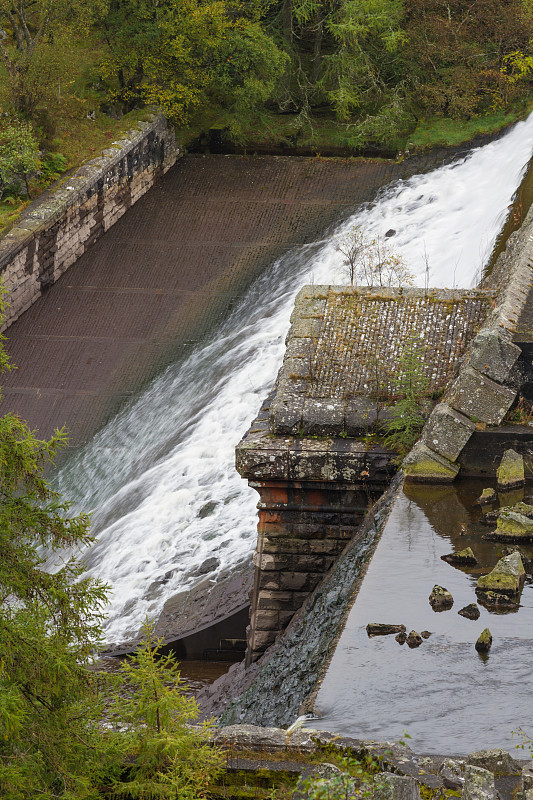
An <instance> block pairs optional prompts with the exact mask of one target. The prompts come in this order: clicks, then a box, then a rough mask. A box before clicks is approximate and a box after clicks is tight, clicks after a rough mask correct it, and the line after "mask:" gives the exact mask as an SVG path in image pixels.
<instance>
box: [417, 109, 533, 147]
mask: <svg viewBox="0 0 533 800" xmlns="http://www.w3.org/2000/svg"><path fill="white" fill-rule="evenodd" d="M532 108H533V101H532V100H530V101H529V103H527V104H524V105H521V106H520V107H519V108H516V109H514V110H512V111H506V112H505V111H495V112H493V113H492V114H484V115H483V116H480V117H472V118H471V119H468V120H454V119H449V118H447V117H432V118H431V119H428V120H424V121H423V122H420V123H419V124H418V125H417V127H416V128H415V130H414V131H413V133H412V134H411V135H410V136H409V141H408V143H407V147H409V148H413V147H414V148H416V149H425V148H429V147H436V146H447V147H454V146H456V145H459V144H462V143H463V142H468V141H470V140H471V139H474V138H475V137H476V136H482V135H486V134H492V133H497V132H498V131H500V130H501V129H502V128H505V127H506V126H507V125H511V124H512V123H513V122H517V121H518V120H520V119H524V117H526V116H527V114H528V113H529V112H530V111H531V109H532Z"/></svg>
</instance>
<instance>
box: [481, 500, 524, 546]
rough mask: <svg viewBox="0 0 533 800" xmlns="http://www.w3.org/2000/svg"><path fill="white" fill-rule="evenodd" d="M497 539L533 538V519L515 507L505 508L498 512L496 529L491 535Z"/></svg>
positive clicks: (513, 540) (517, 539) (519, 539)
mask: <svg viewBox="0 0 533 800" xmlns="http://www.w3.org/2000/svg"><path fill="white" fill-rule="evenodd" d="M490 538H491V539H495V540H496V541H511V542H522V541H532V540H533V520H532V519H530V518H529V517H526V516H525V514H521V513H520V512H518V511H515V510H514V507H513V508H503V509H501V510H500V513H499V514H498V520H497V522H496V530H495V531H494V532H493V533H492V534H491V535H490Z"/></svg>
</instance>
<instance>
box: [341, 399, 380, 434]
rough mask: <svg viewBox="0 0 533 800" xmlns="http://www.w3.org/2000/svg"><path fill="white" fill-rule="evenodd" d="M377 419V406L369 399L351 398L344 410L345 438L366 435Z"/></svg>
mask: <svg viewBox="0 0 533 800" xmlns="http://www.w3.org/2000/svg"><path fill="white" fill-rule="evenodd" d="M377 418H378V404H377V402H376V401H375V400H373V399H372V398H370V397H363V396H362V395H361V396H359V397H353V398H352V399H351V400H348V401H347V403H346V406H345V409H344V430H345V431H346V435H347V436H360V435H361V434H364V433H366V432H367V431H368V430H369V429H370V428H371V427H372V426H373V425H374V423H375V422H376V420H377Z"/></svg>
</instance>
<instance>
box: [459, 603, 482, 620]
mask: <svg viewBox="0 0 533 800" xmlns="http://www.w3.org/2000/svg"><path fill="white" fill-rule="evenodd" d="M457 613H458V614H460V615H461V616H462V617H466V618H467V619H474V620H476V619H479V617H480V614H481V611H480V610H479V608H478V606H477V603H469V604H468V605H467V606H465V607H464V608H462V609H461V610H460V611H458V612H457Z"/></svg>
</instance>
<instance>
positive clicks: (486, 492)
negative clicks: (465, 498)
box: [477, 488, 497, 505]
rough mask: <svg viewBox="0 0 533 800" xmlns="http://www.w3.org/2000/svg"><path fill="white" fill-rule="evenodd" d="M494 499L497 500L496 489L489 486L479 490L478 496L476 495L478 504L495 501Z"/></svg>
mask: <svg viewBox="0 0 533 800" xmlns="http://www.w3.org/2000/svg"><path fill="white" fill-rule="evenodd" d="M496 500H497V495H496V490H495V489H491V488H487V489H483V491H482V492H481V495H480V497H478V500H477V502H478V503H479V504H480V505H484V504H485V503H495V502H496Z"/></svg>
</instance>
